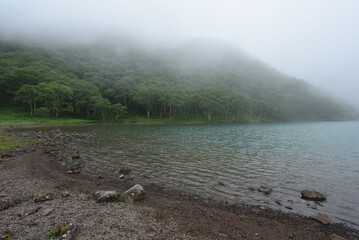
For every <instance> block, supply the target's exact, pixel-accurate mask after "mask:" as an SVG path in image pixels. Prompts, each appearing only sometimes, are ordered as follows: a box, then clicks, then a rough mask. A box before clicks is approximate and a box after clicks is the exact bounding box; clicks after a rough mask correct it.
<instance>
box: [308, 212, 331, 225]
mask: <svg viewBox="0 0 359 240" xmlns="http://www.w3.org/2000/svg"><path fill="white" fill-rule="evenodd" d="M309 218H310V219H314V220H317V221H319V222H321V223H323V224H324V225H326V224H328V223H330V222H331V220H330V218H329V217H328V215H326V214H324V213H318V214H317V215H314V216H310V217H309Z"/></svg>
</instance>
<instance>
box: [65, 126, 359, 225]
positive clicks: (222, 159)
mask: <svg viewBox="0 0 359 240" xmlns="http://www.w3.org/2000/svg"><path fill="white" fill-rule="evenodd" d="M62 130H64V131H65V132H66V131H76V132H79V133H86V134H90V135H92V136H93V137H87V138H83V139H80V140H79V141H75V142H72V143H71V144H70V146H69V148H68V151H74V149H75V148H76V149H78V150H79V152H80V154H81V158H80V159H78V160H71V161H77V162H76V163H81V164H83V169H82V171H83V172H85V173H89V174H94V175H101V176H110V177H114V178H117V177H118V176H119V173H118V170H119V169H120V168H130V169H132V172H133V176H134V177H135V179H134V182H138V183H141V181H146V182H152V183H156V184H159V185H162V186H164V187H168V188H175V189H178V190H181V191H187V192H190V193H194V194H199V195H201V196H204V197H212V198H214V199H216V200H221V201H228V202H233V203H246V204H254V205H262V206H265V207H271V208H275V209H280V210H282V211H285V212H297V213H301V214H303V215H305V216H309V215H312V214H316V213H318V212H321V213H326V214H327V215H329V216H330V217H331V219H332V220H333V221H334V222H344V223H346V224H349V225H351V226H354V227H356V228H357V227H358V226H359V207H358V206H359V122H316V123H283V124H223V125H220V124H219V125H120V124H108V125H82V126H69V127H63V128H62ZM69 161H70V160H69ZM260 186H266V187H269V188H272V189H273V192H272V193H271V194H270V195H265V194H263V193H261V192H258V191H256V190H255V191H253V189H252V190H250V188H255V189H257V188H258V187H260ZM303 189H309V190H315V191H318V192H321V193H323V194H324V195H325V196H326V197H327V200H326V201H325V202H322V203H321V205H322V206H320V205H316V204H314V205H315V207H316V208H317V209H312V208H310V207H309V206H307V204H306V203H307V202H306V201H305V200H302V199H301V198H300V197H301V194H300V191H301V190H303ZM276 200H279V201H280V202H281V204H282V205H281V206H280V205H278V204H277V203H276ZM285 206H288V207H291V208H293V209H292V210H289V209H287V208H285Z"/></svg>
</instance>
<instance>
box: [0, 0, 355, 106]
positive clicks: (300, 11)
mask: <svg viewBox="0 0 359 240" xmlns="http://www.w3.org/2000/svg"><path fill="white" fill-rule="evenodd" d="M114 32H116V33H127V34H130V35H137V36H140V37H141V38H144V39H148V40H149V41H152V42H153V43H160V44H163V43H168V44H172V45H173V44H177V43H179V42H181V41H183V40H186V39H189V38H193V37H209V38H217V39H223V40H226V41H230V42H233V43H235V44H236V45H238V46H239V47H241V48H242V49H244V50H245V51H247V52H249V53H250V54H252V55H253V56H255V57H256V58H258V59H261V60H263V61H264V62H266V63H268V64H270V65H271V66H273V67H274V68H276V69H278V70H280V71H281V72H284V73H286V74H288V75H291V76H294V77H297V78H300V79H303V80H305V81H308V82H310V83H312V84H314V85H316V86H319V87H321V88H324V89H326V90H329V91H330V92H332V93H333V94H334V95H336V96H339V97H341V98H342V99H344V100H347V101H350V102H351V103H352V104H353V105H355V106H356V107H359V77H358V76H359V1H358V0H246V1H245V0H217V1H214V0H128V1H123V0H97V1H92V0H78V1H76V0H0V34H1V35H3V36H5V37H6V36H13V35H20V36H28V37H30V36H34V35H43V34H45V35H46V34H49V35H53V36H57V35H59V36H60V35H62V36H65V37H66V38H67V40H71V39H72V38H74V39H75V38H76V39H78V38H80V37H81V38H83V39H84V38H92V37H94V36H99V37H101V36H104V35H106V34H108V33H114Z"/></svg>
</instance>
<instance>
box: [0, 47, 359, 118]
mask: <svg viewBox="0 0 359 240" xmlns="http://www.w3.org/2000/svg"><path fill="white" fill-rule="evenodd" d="M0 94H1V98H0V103H1V104H2V105H7V104H11V105H17V106H24V107H26V108H27V109H28V112H29V114H30V115H34V116H56V117H60V116H61V115H62V114H73V115H76V116H79V117H82V118H89V119H102V120H105V119H107V120H109V119H112V120H118V119H121V118H124V117H130V116H146V117H147V118H168V119H171V120H176V119H205V120H206V121H209V122H267V121H313V120H314V121H318V120H330V121H331V120H350V119H353V117H354V114H353V109H352V108H351V107H350V106H348V105H346V104H343V103H340V102H338V101H336V100H334V99H333V98H329V97H328V96H326V95H325V94H323V93H321V92H320V91H319V90H316V89H314V87H313V86H311V85H310V84H308V83H306V82H304V81H302V80H299V79H296V78H293V77H289V76H286V75H285V74H282V73H280V72H278V71H276V70H275V69H273V68H271V67H270V66H268V65H266V64H265V63H263V62H261V61H259V60H257V59H255V58H253V57H251V56H249V55H248V54H246V53H245V52H243V51H242V50H241V49H239V48H237V47H235V46H232V45H230V44H227V43H220V42H215V41H205V40H193V41H189V42H187V43H184V44H182V45H180V46H178V47H176V48H158V49H154V48H151V49H149V48H146V47H140V46H136V47H134V46H130V45H126V44H121V43H116V44H113V43H109V42H101V43H96V44H94V43H93V44H87V45H63V46H61V45H54V46H51V47H49V46H48V45H47V46H39V45H37V46H34V45H30V44H25V43H19V42H17V43H15V42H7V41H0Z"/></svg>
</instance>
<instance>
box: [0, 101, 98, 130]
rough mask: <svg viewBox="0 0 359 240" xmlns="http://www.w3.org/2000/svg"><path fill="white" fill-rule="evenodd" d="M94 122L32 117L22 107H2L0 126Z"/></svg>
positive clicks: (69, 118)
mask: <svg viewBox="0 0 359 240" xmlns="http://www.w3.org/2000/svg"><path fill="white" fill-rule="evenodd" d="M93 122H97V121H94V120H87V119H81V118H77V117H74V116H66V115H64V116H60V118H59V119H57V118H56V117H52V116H47V117H39V116H31V115H30V114H29V113H28V112H27V111H24V109H22V108H20V107H13V106H6V107H0V126H1V125H3V126H20V125H62V124H80V123H93Z"/></svg>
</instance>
